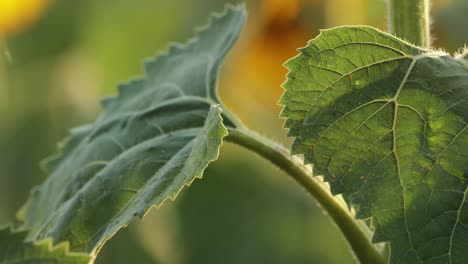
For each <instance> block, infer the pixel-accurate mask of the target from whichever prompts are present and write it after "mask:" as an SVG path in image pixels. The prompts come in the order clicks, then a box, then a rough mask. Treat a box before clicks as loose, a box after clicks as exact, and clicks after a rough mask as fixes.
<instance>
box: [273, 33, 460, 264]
mask: <svg viewBox="0 0 468 264" xmlns="http://www.w3.org/2000/svg"><path fill="white" fill-rule="evenodd" d="M286 66H287V67H288V68H289V70H290V72H289V74H288V76H287V77H288V79H287V81H286V82H285V84H284V88H285V89H286V91H285V93H284V95H283V97H282V99H281V101H280V104H281V105H283V106H284V109H283V112H282V116H283V117H286V118H287V120H286V122H285V127H287V128H289V135H290V136H292V137H295V140H294V143H293V146H292V153H293V154H304V158H305V162H306V163H313V164H314V172H315V173H316V174H317V175H320V174H322V175H324V177H325V179H326V180H327V181H328V182H329V183H330V185H331V189H332V192H333V194H339V193H341V194H343V196H344V198H345V200H346V201H347V203H348V204H349V205H351V206H353V207H354V208H355V210H356V216H357V218H361V219H365V218H371V219H372V225H373V227H374V228H375V233H374V237H373V241H374V242H383V241H388V242H390V245H391V256H390V263H453V264H455V263H466V260H467V259H468V250H467V249H468V239H467V238H468V198H467V177H468V165H467V164H468V130H467V128H468V124H467V122H468V100H467V99H468V70H467V68H466V64H465V63H464V62H462V61H461V59H454V58H453V57H450V56H449V55H447V54H445V53H443V52H439V51H431V50H424V49H421V48H418V47H415V46H413V45H410V44H408V43H406V42H404V41H402V40H400V39H398V38H395V37H393V36H391V35H388V34H385V33H383V32H381V31H379V30H377V29H373V28H370V27H339V28H334V29H331V30H325V31H322V32H321V34H320V35H319V36H318V37H317V38H316V39H314V40H312V41H310V42H309V44H308V46H307V47H306V48H303V49H300V55H298V56H297V57H295V58H293V59H291V60H289V61H288V62H287V63H286Z"/></svg>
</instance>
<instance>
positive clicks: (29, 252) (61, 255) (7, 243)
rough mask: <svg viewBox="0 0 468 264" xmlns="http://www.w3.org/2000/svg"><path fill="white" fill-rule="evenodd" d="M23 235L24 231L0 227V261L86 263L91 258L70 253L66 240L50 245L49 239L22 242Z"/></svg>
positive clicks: (18, 263) (29, 263) (40, 263)
mask: <svg viewBox="0 0 468 264" xmlns="http://www.w3.org/2000/svg"><path fill="white" fill-rule="evenodd" d="M25 237H26V232H14V231H11V230H10V228H4V229H0V263H2V264H3V263H4V264H7V263H16V264H31V263H34V264H49V263H60V264H86V263H89V261H90V259H91V257H90V256H89V255H87V254H78V253H70V252H69V250H68V243H67V242H65V243H62V244H60V245H58V246H56V247H52V240H50V239H46V240H44V241H40V242H37V243H33V242H24V238H25Z"/></svg>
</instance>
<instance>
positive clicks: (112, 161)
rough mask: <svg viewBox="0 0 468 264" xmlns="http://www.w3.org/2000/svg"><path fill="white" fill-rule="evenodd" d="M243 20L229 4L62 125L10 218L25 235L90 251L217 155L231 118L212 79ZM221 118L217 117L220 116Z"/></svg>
mask: <svg viewBox="0 0 468 264" xmlns="http://www.w3.org/2000/svg"><path fill="white" fill-rule="evenodd" d="M244 20H245V10H244V7H243V6H228V7H227V8H226V10H225V12H224V13H223V14H216V15H214V16H213V17H212V19H211V20H210V23H209V24H208V25H207V26H205V27H202V28H200V29H199V30H198V34H197V36H196V37H195V38H193V39H191V40H189V41H188V42H187V43H186V44H185V45H180V44H172V45H170V46H169V48H168V51H167V52H166V53H164V54H161V55H159V56H158V57H157V58H156V59H154V60H149V61H147V62H146V63H145V77H144V78H141V79H136V80H132V81H129V82H127V83H124V84H122V85H120V86H119V87H118V88H119V94H118V95H117V96H115V97H110V98H107V99H105V100H103V101H102V105H103V108H104V109H103V113H102V115H101V116H100V117H99V118H98V120H97V121H96V122H95V123H94V124H92V125H89V126H84V127H80V128H77V129H74V130H72V131H71V135H70V137H69V138H68V139H67V141H66V142H65V143H64V144H63V146H62V148H61V153H60V154H59V155H57V156H54V157H52V158H51V159H49V160H48V161H47V162H46V163H45V164H44V165H45V168H46V169H47V170H48V172H49V173H50V176H49V177H48V178H47V180H46V181H45V182H44V183H43V184H42V185H41V186H39V187H38V188H36V189H35V190H34V191H33V192H32V194H31V197H30V199H29V201H28V202H27V203H26V205H25V206H24V207H23V208H22V210H21V211H20V212H19V213H18V218H19V219H20V220H21V221H23V223H24V224H23V226H22V228H23V229H26V230H28V231H29V234H28V237H27V240H29V241H39V240H42V239H45V238H52V239H53V241H54V243H59V242H61V241H69V244H70V250H72V251H81V252H88V253H91V254H96V253H97V251H98V250H99V249H100V247H101V246H102V245H103V243H104V242H105V241H106V240H108V239H109V238H110V237H112V236H113V235H114V234H115V233H116V232H117V231H118V230H119V229H120V228H122V227H124V226H126V225H128V224H129V222H131V221H132V219H134V218H135V217H140V218H141V217H142V216H143V215H144V214H145V213H146V212H147V211H148V210H149V209H150V208H151V207H153V206H159V205H160V204H161V203H162V202H163V201H165V200H166V199H167V198H171V199H174V198H175V197H176V195H177V194H178V193H179V191H180V190H181V189H182V188H183V187H184V186H186V185H190V183H191V182H192V181H193V180H194V179H195V178H200V177H201V176H202V173H203V170H204V169H205V168H206V166H207V165H208V164H209V163H210V162H211V161H214V160H216V159H217V157H218V152H219V147H220V146H221V144H222V140H223V138H224V137H225V136H226V135H227V130H226V128H225V125H226V126H233V124H232V122H231V120H229V119H228V118H226V117H225V116H224V115H222V113H221V107H220V106H219V104H220V101H219V99H218V97H217V95H216V79H217V75H218V71H219V68H220V65H221V63H222V61H223V58H224V56H225V55H226V53H227V52H228V50H229V49H230V48H231V46H232V45H233V44H234V42H235V41H236V39H237V37H238V35H239V33H240V30H241V27H242V25H243V23H244ZM223 118H224V120H223Z"/></svg>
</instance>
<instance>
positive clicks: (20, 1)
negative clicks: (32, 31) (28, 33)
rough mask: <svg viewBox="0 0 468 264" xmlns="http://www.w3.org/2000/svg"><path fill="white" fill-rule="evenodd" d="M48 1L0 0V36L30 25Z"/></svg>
mask: <svg viewBox="0 0 468 264" xmlns="http://www.w3.org/2000/svg"><path fill="white" fill-rule="evenodd" d="M48 3H49V0H0V38H1V37H8V36H9V35H11V34H13V33H16V32H19V31H21V30H24V29H25V28H27V27H28V26H30V25H31V24H32V23H34V22H35V21H36V20H37V18H39V16H40V15H41V14H42V12H43V11H44V9H45V7H46V6H47V4H48Z"/></svg>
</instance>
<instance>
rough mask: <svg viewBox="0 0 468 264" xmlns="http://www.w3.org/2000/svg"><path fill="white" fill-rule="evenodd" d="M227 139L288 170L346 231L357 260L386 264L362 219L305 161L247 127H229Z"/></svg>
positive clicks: (373, 263) (370, 263)
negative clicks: (358, 217) (349, 208)
mask: <svg viewBox="0 0 468 264" xmlns="http://www.w3.org/2000/svg"><path fill="white" fill-rule="evenodd" d="M226 140H227V141H229V142H233V143H236V144H238V145H241V146H243V147H245V148H247V149H249V150H251V151H253V152H255V153H257V154H258V155H260V156H262V157H263V158H265V159H267V160H269V161H270V162H272V163H273V164H274V165H276V166H278V167H279V168H280V169H282V170H283V171H285V172H286V173H288V174H289V175H290V176H291V177H292V178H294V180H296V181H297V182H298V183H299V184H300V185H301V186H302V187H304V189H305V190H306V191H307V192H308V193H309V194H310V195H312V197H314V198H315V200H316V201H317V202H318V203H319V204H320V205H321V206H322V208H323V209H324V210H325V211H326V212H327V213H328V214H329V215H330V217H331V218H332V219H333V220H334V221H335V223H336V224H337V225H338V227H339V228H340V229H341V231H342V232H343V234H344V236H345V237H346V239H347V241H348V243H349V245H350V246H351V248H352V250H353V252H354V254H355V255H356V257H357V258H358V260H359V261H360V262H361V263H363V264H384V263H386V257H385V255H384V254H383V253H382V252H379V250H378V249H377V247H376V246H374V245H373V244H372V242H371V241H370V239H369V235H368V232H366V230H365V229H364V228H363V223H362V222H361V221H358V220H355V219H354V216H353V215H352V214H351V212H350V211H349V210H348V209H347V208H346V207H345V205H343V204H342V203H340V201H339V200H338V199H337V198H335V197H333V195H332V194H331V193H330V191H329V189H328V188H327V187H326V186H325V185H324V184H323V182H321V181H320V179H318V178H317V177H313V176H312V172H311V170H310V169H308V168H307V167H306V166H304V165H302V161H300V160H299V159H296V158H294V157H292V156H291V155H290V154H289V151H288V150H287V149H286V148H285V147H283V146H281V145H279V144H277V143H275V142H272V141H270V140H268V139H266V138H264V137H261V136H260V135H258V134H256V133H254V132H252V131H249V130H247V129H245V128H240V129H229V135H228V137H227V138H226Z"/></svg>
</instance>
